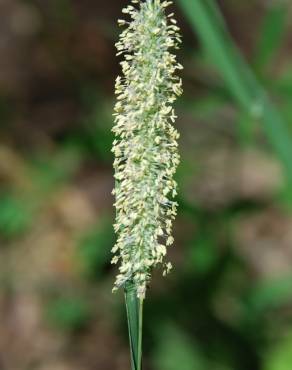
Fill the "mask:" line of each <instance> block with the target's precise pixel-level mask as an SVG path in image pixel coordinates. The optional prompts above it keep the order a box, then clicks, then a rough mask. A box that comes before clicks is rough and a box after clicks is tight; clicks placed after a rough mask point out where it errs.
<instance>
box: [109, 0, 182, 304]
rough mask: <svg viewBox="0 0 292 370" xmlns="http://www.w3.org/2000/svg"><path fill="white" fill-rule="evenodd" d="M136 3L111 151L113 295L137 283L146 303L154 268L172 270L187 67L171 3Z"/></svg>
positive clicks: (121, 46)
mask: <svg viewBox="0 0 292 370" xmlns="http://www.w3.org/2000/svg"><path fill="white" fill-rule="evenodd" d="M132 3H133V5H129V6H127V7H126V8H125V9H123V13H124V14H127V15H129V16H130V18H131V19H130V21H129V22H127V21H124V20H119V21H118V23H119V24H120V25H122V26H123V25H125V26H126V28H125V30H124V31H123V32H122V33H121V35H120V39H119V42H118V43H117V44H116V47H117V50H118V54H117V55H122V54H123V61H122V62H121V63H120V64H121V67H122V72H123V77H118V78H117V79H116V95H117V103H116V105H115V113H114V116H115V126H114V128H113V132H114V134H115V137H116V138H115V140H114V143H113V148H112V151H113V153H114V155H115V160H114V169H115V175H114V177H115V183H116V186H115V189H114V190H113V194H114V195H115V207H116V223H115V225H114V229H115V232H116V233H117V241H116V244H115V246H114V248H113V249H112V252H113V253H114V254H115V256H114V257H113V259H112V263H113V264H116V263H118V262H119V263H120V267H119V274H118V276H117V278H116V282H115V286H114V289H113V290H116V289H117V288H118V287H120V286H123V285H124V284H125V283H129V282H130V283H131V284H132V285H134V287H135V288H136V291H137V296H138V297H139V298H144V297H145V293H146V286H147V283H148V282H149V280H150V275H151V271H152V269H153V268H154V267H155V266H156V265H159V264H160V265H162V266H163V269H164V274H166V273H167V272H169V270H170V269H171V267H172V266H171V264H170V263H166V262H164V257H165V255H166V250H167V247H168V246H170V245H171V244H172V243H173V237H172V222H173V219H174V218H175V216H176V207H177V204H176V202H174V201H173V198H174V197H175V195H176V192H177V191H176V189H177V184H176V182H175V181H174V180H173V175H174V173H175V172H176V168H177V165H178V164H179V154H178V149H177V147H178V144H177V139H178V138H179V134H178V132H177V131H176V129H175V128H174V127H173V126H172V123H173V122H174V121H175V119H176V116H175V113H174V110H173V108H172V104H173V103H174V101H175V100H176V98H177V96H178V95H180V94H181V93H182V82H181V79H180V78H179V77H177V76H176V72H177V70H180V69H182V66H181V65H180V64H179V63H178V62H177V61H176V56H175V55H174V54H172V52H171V50H172V49H177V48H178V45H179V43H180V42H181V38H180V35H179V33H178V31H179V28H178V27H177V25H176V21H175V19H174V18H173V14H170V15H168V16H166V14H165V8H166V7H167V6H168V5H170V4H171V2H170V1H162V0H146V1H139V0H132ZM135 4H136V6H135Z"/></svg>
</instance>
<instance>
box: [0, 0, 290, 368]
mask: <svg viewBox="0 0 292 370" xmlns="http://www.w3.org/2000/svg"><path fill="white" fill-rule="evenodd" d="M190 1H191V0H190ZM127 3H128V1H125V0H124V1H122V0H120V1H117V0H108V1H103V0H99V1H97V0H82V1H81V0H79V1H78V0H49V1H48V0H27V1H25V0H23V1H21V0H0V284H1V285H0V316H1V326H0V370H96V369H98V370H107V369H111V370H114V369H115V370H126V369H129V366H130V364H129V349H128V338H127V328H126V319H125V312H124V311H125V310H124V305H123V296H122V293H121V292H120V293H118V294H115V295H112V294H111V287H112V284H113V281H114V274H115V270H114V269H113V268H112V267H111V266H110V264H109V261H110V249H111V247H112V245H113V243H114V235H113V231H112V226H111V224H112V222H113V216H114V212H113V207H112V203H113V199H112V196H111V194H110V192H111V189H112V187H113V179H112V175H113V171H112V165H111V162H112V155H111V152H110V148H111V142H112V134H111V131H110V130H111V127H112V124H113V120H112V116H111V114H112V107H113V104H114V96H113V89H114V79H115V77H116V75H117V74H118V73H119V64H118V63H119V60H118V59H117V58H116V57H115V48H114V43H115V42H116V41H117V38H118V33H119V31H120V30H119V29H118V27H117V25H116V19H118V18H120V15H121V9H122V7H123V6H124V5H126V4H127ZM220 6H221V9H222V11H223V14H224V16H225V18H226V21H227V24H228V27H229V29H230V31H231V34H232V36H233V37H234V39H235V40H236V42H237V44H238V46H239V47H240V49H241V50H242V52H243V53H244V55H245V56H246V58H247V60H248V61H249V62H250V64H251V66H252V68H253V69H254V71H255V73H256V74H257V76H258V78H259V80H260V81H262V82H263V83H264V84H265V86H266V87H267V89H268V91H269V92H270V94H271V96H272V99H273V100H275V102H276V103H277V104H278V105H279V107H280V109H281V110H282V113H283V116H284V117H285V118H287V121H288V122H290V125H291V121H292V120H291V119H292V110H291V108H292V106H291V98H292V64H291V54H292V51H291V45H292V38H291V24H290V22H289V20H290V19H291V9H290V8H289V3H285V2H281V3H280V2H277V1H274V2H273V1H264V0H250V1H236V0H222V1H220ZM174 9H175V12H176V14H177V18H178V20H179V25H180V26H181V27H182V32H183V38H184V43H183V45H182V48H181V50H180V52H179V60H180V62H181V63H182V64H183V65H184V66H185V70H184V72H183V76H182V77H183V82H184V89H185V93H184V96H183V97H182V98H181V99H180V100H179V102H178V104H177V112H178V115H179V119H178V120H177V127H178V129H179V131H180V132H181V141H180V150H181V155H182V164H181V165H180V168H179V171H178V176H177V180H178V182H179V187H180V195H179V199H178V201H179V204H180V207H179V215H178V219H177V222H176V227H175V237H176V238H175V239H176V243H175V246H174V248H173V249H171V250H170V252H169V255H170V259H171V260H172V262H173V264H174V265H175V269H174V271H173V272H172V274H171V275H170V276H169V277H168V278H166V279H164V278H161V277H160V273H156V274H155V276H154V279H153V283H152V286H151V289H150V291H149V294H148V297H147V301H146V308H145V316H146V317H145V370H147V369H150V370H175V369H179V370H209V369H212V370H260V369H263V370H290V369H291V362H292V280H291V276H292V274H291V267H292V245H291V242H292V218H291V213H290V211H289V209H288V206H287V205H286V204H287V203H288V201H287V199H286V198H285V196H287V195H285V194H282V192H281V189H282V186H283V183H284V182H283V173H282V172H283V171H282V167H281V165H280V163H279V161H278V159H277V157H276V156H275V155H274V154H273V153H272V151H271V149H270V147H269V145H268V144H267V142H266V139H265V135H264V134H263V132H262V131H261V126H260V123H259V122H256V121H254V120H252V119H250V118H247V117H246V116H245V114H244V113H243V112H240V111H239V110H238V109H237V108H236V106H235V105H234V103H233V101H232V99H231V98H230V96H229V92H228V91H227V90H226V88H225V86H224V83H222V80H221V79H220V76H219V75H218V72H217V71H216V62H215V63H214V64H213V62H214V61H211V60H208V59H207V58H206V57H205V56H204V54H203V53H202V50H201V49H200V48H199V45H198V42H197V39H196V36H195V35H194V34H193V32H192V30H191V29H190V27H189V25H188V23H187V22H186V20H185V19H184V17H183V15H182V13H181V12H180V9H179V8H178V7H174ZM268 22H270V26H269V24H268V25H267V23H268ZM264 24H265V25H266V26H265V27H264V26H263V25H264ZM263 27H264V28H263ZM269 27H270V28H269ZM275 27H278V29H279V32H278V33H277V32H276V39H275V41H274V42H273V43H271V45H270V44H269V43H268V45H267V46H266V48H264V47H263V48H262V49H261V52H262V54H260V53H259V50H260V48H259V46H258V45H259V43H260V42H261V41H260V40H261V39H262V38H263V35H262V32H267V30H270V31H271V34H272V35H274V33H275V32H273V30H274V28H275ZM263 30H264V31H263ZM276 31H277V30H276ZM271 37H275V36H271ZM268 39H269V38H268ZM265 53H266V54H265Z"/></svg>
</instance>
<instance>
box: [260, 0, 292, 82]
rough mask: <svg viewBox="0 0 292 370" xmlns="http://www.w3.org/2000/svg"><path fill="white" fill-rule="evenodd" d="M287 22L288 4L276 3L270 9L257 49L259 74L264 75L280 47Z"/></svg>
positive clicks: (263, 24) (265, 18) (261, 30)
mask: <svg viewBox="0 0 292 370" xmlns="http://www.w3.org/2000/svg"><path fill="white" fill-rule="evenodd" d="M287 20H288V11H287V4H284V2H279V3H278V2H275V4H271V5H270V6H269V7H268V9H267V12H266V15H265V17H264V19H263V22H262V24H261V27H260V33H259V40H258V42H257V44H256V48H255V56H254V66H255V68H256V70H257V73H258V74H260V75H262V74H263V71H264V70H265V68H266V67H267V66H268V65H269V64H270V62H271V61H272V59H273V57H274V56H275V54H276V51H277V49H278V48H279V47H280V45H281V41H282V39H283V35H284V32H285V29H286V26H287Z"/></svg>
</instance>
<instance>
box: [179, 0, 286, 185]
mask: <svg viewBox="0 0 292 370" xmlns="http://www.w3.org/2000/svg"><path fill="white" fill-rule="evenodd" d="M177 1H178V3H179V4H180V6H181V8H182V10H183V12H184V13H185V15H186V17H187V19H188V20H189V22H190V24H191V26H192V27H193V29H194V31H195V32H196V33H197V35H198V37H199V39H200V41H201V44H202V45H203V47H204V48H205V50H206V52H207V53H208V55H209V57H210V58H211V60H213V61H214V62H215V63H216V66H217V68H218V69H219V70H220V72H221V74H222V77H223V79H224V81H225V84H226V87H227V88H228V89H229V91H230V93H231V95H233V97H234V99H235V100H236V101H237V102H238V104H239V105H240V107H241V108H242V109H243V110H244V111H246V112H247V113H249V114H250V115H251V116H252V117H254V118H256V119H258V120H260V121H261V123H262V127H263V130H264V132H265V134H266V136H267V138H268V140H269V142H270V144H271V146H272V147H273V149H274V151H275V153H276V154H277V156H278V157H279V159H280V161H281V162H282V164H283V167H284V169H285V174H286V178H287V182H288V184H289V187H292V137H291V132H290V128H289V126H288V124H287V123H286V121H284V120H283V119H282V116H281V114H279V112H278V110H277V109H276V108H275V107H274V106H273V104H272V102H271V101H270V99H269V98H268V96H267V94H266V92H265V90H264V89H263V87H262V86H261V85H260V84H259V82H258V81H257V79H256V77H255V76H254V74H253V72H252V71H251V69H250V68H249V66H248V65H247V64H246V63H245V61H244V59H243V58H242V56H241V55H240V53H239V51H238V50H237V48H236V46H235V45H234V43H233V41H232V39H231V38H230V36H229V33H228V31H227V28H226V26H225V24H224V19H223V17H222V16H221V13H220V11H219V9H218V7H217V5H216V4H215V2H214V1H213V0H192V1H190V0H177Z"/></svg>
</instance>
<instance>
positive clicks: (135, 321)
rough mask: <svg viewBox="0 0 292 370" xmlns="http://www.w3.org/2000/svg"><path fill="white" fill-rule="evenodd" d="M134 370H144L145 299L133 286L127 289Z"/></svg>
mask: <svg viewBox="0 0 292 370" xmlns="http://www.w3.org/2000/svg"><path fill="white" fill-rule="evenodd" d="M125 302H126V309H127V319H128V329H129V340H130V351H131V365H132V370H142V333H143V299H139V298H138V297H137V290H136V288H135V287H134V285H133V284H127V286H126V287H125Z"/></svg>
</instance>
